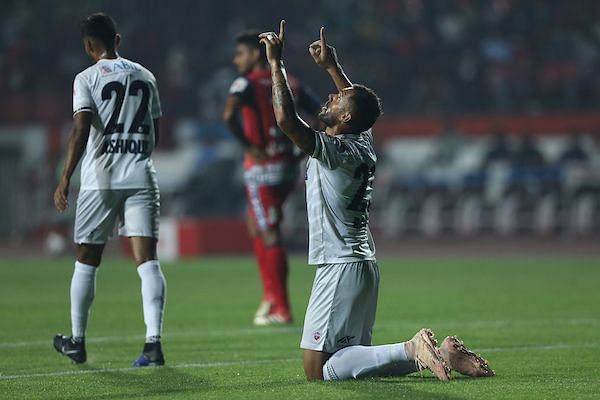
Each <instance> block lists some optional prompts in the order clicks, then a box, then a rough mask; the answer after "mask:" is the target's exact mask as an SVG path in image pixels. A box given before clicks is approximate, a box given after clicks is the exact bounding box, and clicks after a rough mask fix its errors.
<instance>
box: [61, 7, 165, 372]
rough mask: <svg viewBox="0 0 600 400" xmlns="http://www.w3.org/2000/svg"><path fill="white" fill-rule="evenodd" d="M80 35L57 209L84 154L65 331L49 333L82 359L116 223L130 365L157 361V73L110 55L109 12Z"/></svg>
mask: <svg viewBox="0 0 600 400" xmlns="http://www.w3.org/2000/svg"><path fill="white" fill-rule="evenodd" d="M82 36H83V43H84V46H85V51H86V53H87V54H88V55H89V56H90V58H91V59H92V60H93V61H94V65H92V66H91V67H89V68H88V69H86V70H85V71H83V72H81V73H79V74H77V76H76V77H75V83H74V86H73V129H72V131H71V135H70V137H69V144H68V150H67V158H66V161H65V167H64V172H63V176H62V178H61V180H60V183H59V184H58V187H57V188H56V192H55V193H54V204H55V205H56V208H58V209H59V210H60V211H64V210H65V209H66V208H67V206H68V202H67V197H68V193H69V184H70V180H71V176H72V175H73V172H74V171H75V167H76V166H77V164H78V163H79V160H80V159H81V158H83V161H82V166H81V189H80V192H79V197H78V199H77V211H76V215H75V242H76V243H77V261H76V262H75V271H74V272H73V278H72V280H71V324H72V336H69V337H67V336H63V335H60V334H59V335H56V336H55V337H54V348H55V349H56V351H58V352H59V353H61V354H63V355H66V356H68V357H69V358H71V359H72V360H73V361H75V362H76V363H83V362H85V361H86V350H85V342H84V339H85V331H86V326H87V319H88V314H89V309H90V307H91V305H92V301H93V300H94V295H95V292H96V271H97V268H98V267H99V266H100V261H101V258H102V252H103V250H104V244H105V243H106V240H107V238H108V236H109V235H110V234H111V233H112V230H113V229H114V226H115V223H116V222H117V221H118V222H119V233H120V234H121V235H123V236H127V237H129V238H130V239H131V245H132V249H133V254H134V257H135V262H136V265H137V272H138V274H139V276H140V279H141V281H142V300H143V307H144V322H145V323H146V342H145V344H144V350H143V352H142V355H141V356H140V357H139V358H138V359H137V360H136V361H135V363H134V366H146V365H150V364H157V365H162V364H164V357H163V354H162V350H161V344H160V335H161V329H162V321H163V309H164V303H165V292H166V283H165V277H164V276H163V274H162V271H161V269H160V264H159V262H158V259H157V255H156V241H157V239H158V216H159V209H160V198H159V193H158V185H157V183H156V177H155V175H156V172H155V170H154V166H153V164H152V159H151V158H150V156H151V154H152V150H154V147H155V146H156V143H157V141H158V120H159V118H160V116H161V108H160V100H159V97H158V88H157V86H156V79H155V78H154V75H152V73H151V72H150V71H148V70H147V69H146V68H144V67H142V66H141V65H140V64H138V63H135V62H133V61H130V60H127V59H125V58H121V57H120V56H119V55H118V54H117V50H116V49H117V46H118V45H119V42H120V39H121V38H120V36H119V35H118V34H117V31H116V24H115V22H114V21H113V19H112V18H110V17H109V16H107V15H105V14H102V13H98V14H94V15H91V16H89V17H88V18H86V19H85V20H84V21H83V24H82Z"/></svg>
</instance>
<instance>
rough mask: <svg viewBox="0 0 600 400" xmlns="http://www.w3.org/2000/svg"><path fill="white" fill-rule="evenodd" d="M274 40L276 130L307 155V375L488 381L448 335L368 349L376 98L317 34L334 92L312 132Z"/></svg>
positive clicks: (315, 47)
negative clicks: (422, 374) (416, 375)
mask: <svg viewBox="0 0 600 400" xmlns="http://www.w3.org/2000/svg"><path fill="white" fill-rule="evenodd" d="M284 35H285V21H281V25H280V29H279V34H275V33H274V32H266V33H263V34H261V35H260V37H261V42H262V43H263V44H264V45H265V46H266V50H267V58H268V60H269V63H270V65H271V75H272V80H273V109H274V112H275V117H276V119H277V123H278V125H279V127H280V128H281V130H282V131H283V132H284V133H285V134H286V135H287V136H288V137H289V138H290V139H291V140H292V141H293V142H294V143H295V144H296V145H297V146H298V147H299V148H300V149H301V150H302V151H303V152H305V153H306V154H308V155H309V156H310V159H309V161H308V165H307V174H306V202H307V210H308V223H309V259H308V261H309V264H315V265H317V273H316V277H315V280H314V284H313V288H312V293H311V296H310V299H309V303H308V309H307V311H306V316H305V321H304V331H303V334H302V343H301V347H302V348H303V349H304V371H305V373H306V376H307V378H308V379H325V380H338V379H350V378H359V377H364V376H373V375H387V376H389V375H406V374H408V373H411V372H415V371H417V370H420V369H423V368H428V369H430V370H431V371H432V372H433V373H434V374H435V375H436V376H437V377H438V378H439V379H440V380H448V379H449V373H450V369H454V370H456V371H458V372H460V373H463V374H466V375H469V376H492V375H493V374H494V372H493V371H492V370H491V369H489V367H488V364H487V362H486V361H485V360H484V359H483V358H481V357H479V356H477V355H476V354H474V353H473V352H471V351H469V350H468V349H466V348H465V347H464V345H463V344H462V342H460V341H459V340H458V339H457V338H456V337H454V336H450V337H447V338H446V339H445V340H444V342H443V344H442V346H441V347H440V348H438V347H437V342H436V341H435V338H434V335H433V333H432V332H431V330H429V329H421V330H420V331H419V332H418V333H417V334H416V335H415V336H414V337H413V338H412V339H411V340H409V341H406V342H403V343H395V344H389V345H383V346H371V333H372V329H373V323H374V321H375V311H376V308H377V294H378V289H379V270H378V266H377V264H376V261H375V247H374V245H373V240H372V238H371V234H370V232H369V228H368V222H369V205H370V201H371V192H372V190H373V186H372V185H373V180H374V175H375V164H376V161H377V156H376V155H375V151H374V149H373V136H372V133H371V127H372V126H373V124H374V123H375V121H376V120H377V118H378V117H379V116H380V114H381V104H380V101H379V98H378V97H377V95H376V94H375V93H374V92H373V91H372V90H371V89H369V88H367V87H365V86H362V85H353V84H352V83H351V82H350V81H349V79H348V77H347V76H346V75H345V73H344V72H343V69H342V67H341V66H340V64H339V62H338V59H337V56H336V53H335V49H334V48H333V47H331V46H328V45H327V43H326V40H325V32H324V29H323V28H321V33H320V36H321V38H320V40H318V41H316V42H314V43H313V44H311V45H310V47H309V51H310V53H311V55H312V57H313V59H314V60H315V62H316V63H317V64H318V65H319V66H321V67H323V68H324V69H325V70H326V71H327V72H328V73H329V74H330V76H331V77H332V79H333V81H334V83H335V85H336V87H337V89H338V90H339V92H338V93H336V94H332V95H330V96H329V100H328V101H327V102H326V103H325V105H324V106H323V108H322V110H321V113H320V114H319V118H320V120H321V121H322V122H323V123H324V124H325V126H326V129H325V132H317V131H314V130H313V129H311V128H310V127H309V126H308V125H307V124H306V123H305V122H304V121H302V119H301V118H300V117H299V116H298V114H297V113H296V109H295V106H294V101H293V98H292V95H291V92H290V88H289V85H288V82H287V78H286V74H285V69H284V66H283V62H282V61H281V54H282V48H283V41H284Z"/></svg>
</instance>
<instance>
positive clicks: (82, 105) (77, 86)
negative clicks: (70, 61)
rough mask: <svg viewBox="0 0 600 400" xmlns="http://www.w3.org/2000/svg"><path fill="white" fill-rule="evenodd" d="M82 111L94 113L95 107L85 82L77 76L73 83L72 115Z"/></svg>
mask: <svg viewBox="0 0 600 400" xmlns="http://www.w3.org/2000/svg"><path fill="white" fill-rule="evenodd" d="M82 111H87V112H96V106H95V104H94V99H93V98H92V93H91V91H90V87H89V85H88V83H87V81H86V80H85V78H84V77H83V76H82V75H81V74H79V75H77V76H76V77H75V81H74V82H73V115H75V114H77V113H79V112H82Z"/></svg>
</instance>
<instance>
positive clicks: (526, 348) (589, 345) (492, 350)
mask: <svg viewBox="0 0 600 400" xmlns="http://www.w3.org/2000/svg"><path fill="white" fill-rule="evenodd" d="M598 347H600V342H594V343H584V344H579V345H571V344H562V343H557V344H547V345H539V346H515V347H491V348H481V349H473V350H474V351H477V352H478V353H499V352H503V353H510V352H514V351H536V350H537V351H539V350H542V351H545V350H550V351H552V350H565V349H576V348H598ZM288 362H297V363H298V364H300V363H301V359H300V358H282V359H274V360H254V361H252V360H242V361H222V362H209V363H191V364H175V365H169V366H168V367H164V368H167V369H184V368H194V369H196V368H198V369H201V368H219V367H231V366H236V365H240V366H243V365H261V364H270V363H288ZM148 370H152V368H138V367H122V368H100V369H83V370H82V369H79V370H70V371H54V372H39V373H33V374H15V375H2V374H0V381H3V380H5V381H8V380H15V379H29V378H47V377H57V376H70V375H89V374H101V373H107V372H108V373H111V372H129V371H148Z"/></svg>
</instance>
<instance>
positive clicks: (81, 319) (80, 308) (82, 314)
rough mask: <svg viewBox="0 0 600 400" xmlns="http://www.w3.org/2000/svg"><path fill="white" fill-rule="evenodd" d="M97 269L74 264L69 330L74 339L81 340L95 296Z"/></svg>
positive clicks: (77, 262)
mask: <svg viewBox="0 0 600 400" xmlns="http://www.w3.org/2000/svg"><path fill="white" fill-rule="evenodd" d="M96 270H97V267H94V266H92V265H87V264H84V263H80V262H79V261H76V262H75V270H74V271H73V278H71V329H72V333H73V338H74V339H79V340H81V339H83V338H84V337H85V329H86V327H87V320H88V315H89V313H90V307H91V305H92V302H93V301H94V296H95V295H96Z"/></svg>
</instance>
